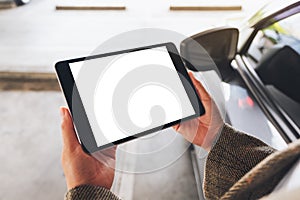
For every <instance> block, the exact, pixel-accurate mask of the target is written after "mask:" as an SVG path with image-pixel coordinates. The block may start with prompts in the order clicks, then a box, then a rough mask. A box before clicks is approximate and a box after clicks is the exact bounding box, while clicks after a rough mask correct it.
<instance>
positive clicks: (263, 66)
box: [247, 13, 300, 127]
mask: <svg viewBox="0 0 300 200" xmlns="http://www.w3.org/2000/svg"><path fill="white" fill-rule="evenodd" d="M299 21H300V13H298V14H296V15H293V16H291V17H289V18H286V19H283V20H281V21H279V22H276V23H274V24H272V25H270V26H269V27H267V28H265V29H263V30H260V31H258V33H257V35H256V36H255V38H254V40H253V41H252V44H251V45H250V48H249V50H248V52H247V56H248V58H250V59H249V60H251V61H252V62H250V63H251V66H250V67H252V66H253V67H254V69H255V71H256V72H257V74H258V76H259V77H260V79H261V81H262V82H263V83H264V85H265V88H266V90H268V92H269V94H270V95H271V98H273V99H274V100H275V102H277V103H278V104H279V105H280V106H281V108H282V109H284V110H285V111H286V112H287V114H288V115H289V116H290V117H291V118H292V119H293V121H294V122H295V123H296V124H297V125H298V126H299V127H300V93H299V92H298V91H299V86H300V79H299V77H300V23H299Z"/></svg>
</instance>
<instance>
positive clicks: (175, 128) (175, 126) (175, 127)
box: [172, 123, 180, 131]
mask: <svg viewBox="0 0 300 200" xmlns="http://www.w3.org/2000/svg"><path fill="white" fill-rule="evenodd" d="M179 127H180V123H179V124H176V125H174V126H172V128H173V129H174V130H175V131H178V129H179Z"/></svg>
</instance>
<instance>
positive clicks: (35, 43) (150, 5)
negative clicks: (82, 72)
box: [0, 0, 266, 72]
mask: <svg viewBox="0 0 300 200" xmlns="http://www.w3.org/2000/svg"><path fill="white" fill-rule="evenodd" d="M55 2H56V1H53V0H32V1H31V2H30V4H28V5H26V6H23V7H18V8H15V9H9V10H0V36H1V37H0V44H1V45H0V58H1V59H0V70H9V71H12V70H13V71H40V72H45V71H47V72H52V71H54V69H53V65H54V63H55V62H56V61H58V60H61V59H66V58H74V57H79V56H86V55H89V53H90V52H92V51H93V50H94V49H95V48H96V47H97V46H98V45H100V44H101V43H103V42H104V41H106V40H107V39H109V38H110V37H112V36H114V35H117V34H120V33H123V32H126V31H130V30H135V29H141V28H161V29H166V30H171V31H176V32H178V33H180V34H183V35H186V36H190V35H191V34H195V33H198V32H200V31H203V30H205V29H208V28H211V27H215V26H222V25H226V24H228V23H230V22H231V21H232V19H242V18H243V17H245V16H247V14H248V13H250V12H252V11H253V8H254V9H255V10H256V9H257V8H258V6H259V5H262V4H264V3H265V2H266V0H263V1H262V0H255V1H254V0H253V1H251V3H250V2H249V1H246V0H240V1H239V2H241V4H242V5H244V8H243V11H226V12H197V11H196V12H188V11H170V10H169V6H170V5H171V2H172V1H162V0H152V1H140V0H126V3H125V4H126V7H127V9H126V10H125V11H56V10H55ZM241 17H242V18H241Z"/></svg>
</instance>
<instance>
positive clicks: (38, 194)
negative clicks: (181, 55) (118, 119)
mask: <svg viewBox="0 0 300 200" xmlns="http://www.w3.org/2000/svg"><path fill="white" fill-rule="evenodd" d="M266 3H267V0H251V1H247V0H237V1H230V2H228V1H226V0H223V1H222V0H217V1H215V0H191V1H189V0H176V1H175V0H174V1H173V0H151V1H146V0H119V1H114V0H111V1H109V0H90V1H88V0H86V1H85V0H65V1H64V0H60V1H53V0H30V1H29V0H23V1H22V0H18V1H9V0H0V8H1V9H0V122H1V126H0V141H1V142H0V144H1V145H0V162H1V165H0V180H1V182H0V199H1V200H2V199H3V200H6V199H11V200H14V199H33V198H34V199H62V198H63V196H64V194H65V192H66V186H65V180H64V175H63V171H62V168H61V162H60V153H61V145H62V144H61V133H60V117H59V107H60V106H61V105H65V101H64V98H63V95H62V93H61V91H60V88H59V85H58V83H57V80H56V76H55V74H54V64H55V62H56V61H59V60H64V59H68V58H75V57H80V56H86V55H89V54H90V53H91V52H92V51H93V50H94V49H95V48H96V47H97V46H98V45H99V44H101V43H102V42H104V41H106V40H107V39H109V38H111V37H113V36H115V35H117V34H120V33H122V32H125V31H130V30H134V29H140V28H162V29H168V30H172V31H176V32H178V33H181V34H184V35H186V36H190V35H193V34H196V33H199V32H201V31H204V30H206V29H209V28H212V27H218V26H224V25H232V24H240V23H243V22H244V21H245V20H246V19H247V18H249V17H250V16H251V15H252V14H253V13H254V12H256V11H257V10H258V9H259V8H260V7H261V6H263V5H264V4H266ZM23 4H24V5H23ZM193 6H196V7H197V6H198V8H196V9H195V8H194V7H193ZM189 7H192V9H188V8H189ZM213 7H215V9H212V8H213ZM222 8H223V9H222ZM168 131H169V133H167V134H166V135H165V136H162V137H161V138H160V139H162V140H168V137H167V135H168V134H175V133H173V131H172V130H168ZM125 145H127V146H128V147H127V148H147V146H144V145H140V142H139V140H136V141H134V142H130V143H126V144H125ZM186 145H187V144H186V142H185V141H184V140H183V139H182V140H181V141H180V142H179V144H178V148H185V146H186ZM124 148H126V147H124ZM163 156H168V155H162V158H163ZM119 157H122V156H121V155H119ZM135 163H137V165H138V164H139V165H143V164H144V165H147V163H139V162H138V161H135ZM126 164H128V161H127V160H126V158H124V157H122V158H120V159H118V165H126ZM131 165H132V162H131ZM134 167H135V166H132V168H134ZM196 179H197V175H195V173H194V171H193V163H192V161H191V155H190V154H189V153H188V152H187V153H185V154H184V155H183V156H182V157H180V159H178V160H177V161H176V162H174V163H173V164H172V165H170V166H168V167H165V168H164V169H162V170H159V171H155V172H152V173H147V174H138V175H134V174H126V173H120V172H118V173H117V176H116V178H115V182H114V186H113V191H114V192H115V193H117V194H118V195H119V196H120V197H122V198H123V199H125V200H130V199H141V198H143V199H150V198H151V199H173V200H174V199H199V198H200V199H201V198H202V197H200V196H199V187H201V186H200V185H197V183H196Z"/></svg>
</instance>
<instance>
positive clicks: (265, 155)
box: [65, 125, 300, 200]
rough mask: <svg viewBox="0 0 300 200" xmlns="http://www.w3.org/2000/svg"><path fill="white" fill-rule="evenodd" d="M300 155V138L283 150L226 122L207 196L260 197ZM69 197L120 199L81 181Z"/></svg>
mask: <svg viewBox="0 0 300 200" xmlns="http://www.w3.org/2000/svg"><path fill="white" fill-rule="evenodd" d="M299 158H300V140H298V141H296V142H294V143H292V144H291V145H289V147H288V148H287V149H285V150H283V151H276V150H275V149H273V148H272V147H270V146H268V145H267V144H265V143H263V142H262V141H260V140H258V139H256V138H254V137H251V136H249V135H247V134H245V133H242V132H240V131H237V130H235V129H233V128H232V127H230V126H229V125H225V126H224V129H223V130H222V132H221V134H220V138H219V139H218V141H217V143H216V144H215V145H214V147H213V148H212V150H211V151H210V152H209V154H208V157H207V161H206V171H205V178H204V193H205V197H206V199H224V200H225V199H226V200H227V199H258V198H261V197H263V196H265V195H267V194H269V193H271V192H272V190H273V189H274V188H275V186H276V185H277V184H278V183H279V181H280V180H281V179H282V178H283V176H284V175H285V174H286V173H287V172H288V171H289V169H290V168H291V167H292V166H293V165H294V164H295V162H297V161H298V159H299ZM65 199H66V200H77V199H99V200H100V199H101V200H117V199H119V198H118V197H117V196H116V195H114V194H113V193H112V192H110V191H109V190H107V189H104V188H102V187H97V186H90V185H82V186H78V187H76V188H73V189H71V190H69V191H68V193H67V194H66V197H65Z"/></svg>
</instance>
